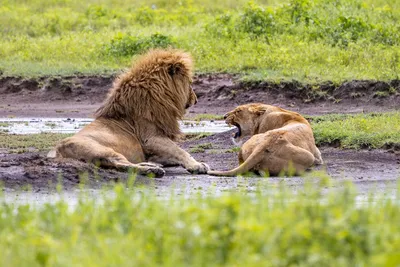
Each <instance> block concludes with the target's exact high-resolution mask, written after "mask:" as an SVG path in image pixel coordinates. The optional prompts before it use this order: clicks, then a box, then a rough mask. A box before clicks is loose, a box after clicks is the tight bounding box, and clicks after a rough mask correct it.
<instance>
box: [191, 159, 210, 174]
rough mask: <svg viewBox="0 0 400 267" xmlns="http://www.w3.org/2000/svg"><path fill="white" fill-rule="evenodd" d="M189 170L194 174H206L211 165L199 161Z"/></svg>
mask: <svg viewBox="0 0 400 267" xmlns="http://www.w3.org/2000/svg"><path fill="white" fill-rule="evenodd" d="M187 170H188V172H190V173H193V174H206V173H207V172H208V171H209V170H210V167H209V166H208V165H207V164H205V163H203V162H199V163H197V164H196V165H193V166H190V167H189V168H187Z"/></svg>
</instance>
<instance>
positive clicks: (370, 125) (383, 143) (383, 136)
mask: <svg viewBox="0 0 400 267" xmlns="http://www.w3.org/2000/svg"><path fill="white" fill-rule="evenodd" d="M311 124H312V128H313V130H314V136H315V141H316V143H317V144H318V145H322V144H328V145H330V144H338V145H340V146H341V147H344V148H385V147H391V146H400V112H388V113H369V114H357V115H344V114H336V115H327V116H318V117H312V118H311Z"/></svg>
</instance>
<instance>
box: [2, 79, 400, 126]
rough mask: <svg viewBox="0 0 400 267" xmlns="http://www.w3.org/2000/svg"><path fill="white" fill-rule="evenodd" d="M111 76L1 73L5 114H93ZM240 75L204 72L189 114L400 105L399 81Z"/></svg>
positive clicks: (330, 110) (195, 85)
mask: <svg viewBox="0 0 400 267" xmlns="http://www.w3.org/2000/svg"><path fill="white" fill-rule="evenodd" d="M114 78H115V75H112V76H100V75H93V76H78V75H77V76H65V77H39V78H30V79H26V78H21V77H2V78H0V116H19V117H74V118H76V117H89V116H91V115H92V114H93V112H94V111H95V110H96V109H97V108H98V107H99V105H100V104H101V102H102V101H103V99H104V98H105V96H106V94H107V92H108V89H109V88H110V87H111V86H112V82H113V80H114ZM239 78H240V77H239V76H238V75H231V74H201V75H197V76H195V79H194V83H193V88H194V90H195V92H196V94H197V95H198V99H199V102H198V103H197V104H196V105H195V106H193V107H192V108H191V109H190V110H189V112H188V115H189V116H190V115H195V114H199V113H212V114H223V113H225V112H227V111H229V110H231V109H232V108H234V107H235V106H237V105H240V104H245V103H251V102H262V103H268V104H271V105H278V106H280V107H283V108H288V109H291V110H294V111H298V112H301V113H304V114H308V115H314V114H324V113H355V112H373V111H386V110H393V109H398V108H399V107H400V104H399V103H400V80H393V81H389V82H378V81H350V82H345V83H343V84H339V85H337V84H334V83H331V82H326V83H323V84H320V85H304V84H301V83H298V82H295V81H293V82H280V83H273V82H244V81H240V79H239Z"/></svg>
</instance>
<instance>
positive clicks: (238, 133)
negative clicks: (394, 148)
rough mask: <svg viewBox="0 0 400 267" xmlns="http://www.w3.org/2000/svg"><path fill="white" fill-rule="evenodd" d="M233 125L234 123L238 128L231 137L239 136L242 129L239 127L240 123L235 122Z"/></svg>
mask: <svg viewBox="0 0 400 267" xmlns="http://www.w3.org/2000/svg"><path fill="white" fill-rule="evenodd" d="M233 125H235V126H236V127H237V129H238V131H237V132H236V133H235V135H234V136H233V138H239V137H240V136H241V135H242V129H241V128H240V125H239V124H237V123H234V124H233Z"/></svg>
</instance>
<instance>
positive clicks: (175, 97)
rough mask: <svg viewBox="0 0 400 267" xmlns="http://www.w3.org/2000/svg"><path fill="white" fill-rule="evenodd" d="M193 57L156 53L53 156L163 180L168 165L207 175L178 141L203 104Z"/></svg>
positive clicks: (127, 75) (124, 77)
mask: <svg viewBox="0 0 400 267" xmlns="http://www.w3.org/2000/svg"><path fill="white" fill-rule="evenodd" d="M191 82H192V59H191V57H190V55H189V54H187V53H184V52H181V51H178V50H172V49H169V50H152V51H150V52H148V53H147V54H146V55H143V56H142V57H141V58H139V59H138V61H137V62H136V63H135V64H134V65H133V66H132V67H131V69H130V70H128V71H127V72H126V73H123V74H122V75H120V76H119V77H118V78H117V79H116V80H115V82H114V85H113V87H112V88H111V90H110V92H109V94H108V96H107V98H106V100H105V102H104V103H103V105H102V106H101V107H100V108H99V109H98V110H97V111H96V114H95V120H94V121H93V122H92V123H90V124H89V125H87V126H86V127H84V128H83V129H82V130H80V131H79V132H78V133H77V134H75V135H74V136H72V137H69V138H66V139H64V140H62V141H61V142H60V143H59V144H58V145H57V146H56V148H55V150H53V151H50V152H49V154H48V156H49V157H59V158H74V159H80V160H85V161H88V162H98V163H99V164H100V166H105V167H115V168H118V169H127V168H133V169H134V170H136V171H137V172H138V173H139V174H148V173H153V174H154V175H155V176H157V177H161V176H163V175H164V170H163V169H162V168H160V167H159V166H158V165H157V164H153V163H149V162H144V161H146V160H147V161H152V162H156V163H159V164H162V165H164V166H165V165H170V166H171V165H181V166H183V167H185V168H186V169H187V170H188V171H189V172H191V173H207V171H208V170H209V167H208V166H207V165H206V164H204V163H200V162H197V161H196V160H195V159H194V158H192V157H191V156H190V155H189V153H187V152H185V151H184V150H182V149H181V148H179V147H178V145H176V144H175V142H174V141H176V140H177V139H178V137H179V136H180V135H181V131H180V129H179V124H178V119H181V118H182V117H183V115H184V113H185V109H187V108H188V107H190V106H192V105H193V104H195V103H196V102H197V97H196V94H195V93H194V91H193V90H192V87H191Z"/></svg>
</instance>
